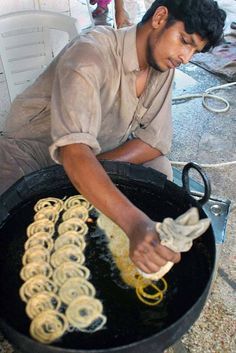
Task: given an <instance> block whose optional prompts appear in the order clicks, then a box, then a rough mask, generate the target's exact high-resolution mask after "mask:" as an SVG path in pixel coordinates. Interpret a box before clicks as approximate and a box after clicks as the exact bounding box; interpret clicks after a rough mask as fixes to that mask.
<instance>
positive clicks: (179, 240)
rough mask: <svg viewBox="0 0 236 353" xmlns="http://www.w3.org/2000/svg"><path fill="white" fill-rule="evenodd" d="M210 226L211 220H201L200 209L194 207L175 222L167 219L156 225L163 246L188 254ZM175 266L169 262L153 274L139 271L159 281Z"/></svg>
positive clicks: (146, 276)
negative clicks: (196, 240) (194, 242)
mask: <svg viewBox="0 0 236 353" xmlns="http://www.w3.org/2000/svg"><path fill="white" fill-rule="evenodd" d="M209 226H210V220H209V219H208V218H204V219H201V220H200V219H199V213H198V209H197V208H196V207H192V208H190V209H189V210H188V211H187V212H185V213H184V214H182V215H181V216H179V217H178V218H176V219H175V220H174V219H172V218H165V219H164V220H163V222H161V223H159V222H158V223H156V231H157V233H158V234H159V237H160V242H161V244H162V245H164V246H166V247H167V248H169V249H171V250H173V251H175V252H186V251H189V250H190V249H191V247H192V245H193V240H194V239H196V238H198V237H200V236H201V235H202V234H204V233H205V231H206V230H207V229H208V227H209ZM173 265H174V263H173V262H171V261H168V262H167V263H166V265H165V266H163V267H161V269H160V270H159V271H158V272H156V273H151V274H148V273H145V272H143V271H141V270H139V269H138V271H139V273H141V274H142V276H143V277H145V278H150V279H152V280H154V281H157V280H158V279H160V278H162V277H163V276H164V275H165V274H166V273H167V272H169V270H170V269H171V267H172V266H173Z"/></svg>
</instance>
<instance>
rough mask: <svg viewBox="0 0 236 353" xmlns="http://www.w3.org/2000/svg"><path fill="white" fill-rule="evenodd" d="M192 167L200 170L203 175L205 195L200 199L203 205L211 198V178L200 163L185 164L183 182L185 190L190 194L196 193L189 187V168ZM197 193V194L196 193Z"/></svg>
mask: <svg viewBox="0 0 236 353" xmlns="http://www.w3.org/2000/svg"><path fill="white" fill-rule="evenodd" d="M190 169H195V170H197V171H198V173H199V174H200V175H201V177H202V180H203V183H204V187H205V190H204V195H203V197H202V198H201V199H199V200H198V202H199V203H200V205H201V206H203V205H204V204H205V203H206V202H207V201H208V200H209V198H210V195H211V184H210V180H209V179H208V176H207V175H206V173H205V172H204V171H203V170H202V168H201V167H200V165H198V164H197V163H193V162H190V163H188V164H186V165H185V166H184V169H183V172H182V183H183V187H184V188H185V190H186V191H187V192H188V193H189V194H190V195H194V193H193V192H191V190H190V187H189V170H190ZM195 195H196V194H195Z"/></svg>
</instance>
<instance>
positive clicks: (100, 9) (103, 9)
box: [89, 0, 111, 18]
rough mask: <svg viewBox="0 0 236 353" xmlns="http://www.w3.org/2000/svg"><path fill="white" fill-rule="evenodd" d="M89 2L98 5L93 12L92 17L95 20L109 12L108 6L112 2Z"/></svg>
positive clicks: (97, 0) (91, 0)
mask: <svg viewBox="0 0 236 353" xmlns="http://www.w3.org/2000/svg"><path fill="white" fill-rule="evenodd" d="M89 2H90V4H91V5H95V4H97V7H96V9H95V10H93V12H92V16H93V17H94V18H95V17H98V16H101V15H104V14H106V13H107V12H108V5H109V4H110V2H111V0H90V1H89Z"/></svg>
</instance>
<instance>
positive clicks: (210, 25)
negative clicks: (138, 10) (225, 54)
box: [140, 0, 226, 51]
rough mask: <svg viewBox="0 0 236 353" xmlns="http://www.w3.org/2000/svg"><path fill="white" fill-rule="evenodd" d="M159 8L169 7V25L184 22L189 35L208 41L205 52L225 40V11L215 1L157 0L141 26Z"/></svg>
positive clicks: (144, 17)
mask: <svg viewBox="0 0 236 353" xmlns="http://www.w3.org/2000/svg"><path fill="white" fill-rule="evenodd" d="M159 6H165V7H167V9H168V11H169V16H168V20H167V25H169V26H170V25H171V24H173V23H174V22H176V21H182V22H184V25H185V30H186V32H187V33H188V34H193V33H198V34H199V35H200V36H201V37H202V38H203V39H206V40H207V41H208V44H207V45H206V47H205V48H204V51H207V50H209V49H210V48H211V47H214V46H216V45H217V44H218V43H219V42H220V40H221V39H222V38H223V28H224V24H225V18H226V14H225V11H224V10H222V9H220V8H219V6H218V4H217V2H216V1H213V0H156V1H154V2H153V3H152V5H151V7H150V8H149V9H148V10H147V12H146V13H145V14H144V16H143V18H142V20H141V22H140V24H144V23H145V22H147V21H148V20H149V19H150V18H151V17H152V16H153V15H154V13H155V11H156V9H157V8H158V7H159Z"/></svg>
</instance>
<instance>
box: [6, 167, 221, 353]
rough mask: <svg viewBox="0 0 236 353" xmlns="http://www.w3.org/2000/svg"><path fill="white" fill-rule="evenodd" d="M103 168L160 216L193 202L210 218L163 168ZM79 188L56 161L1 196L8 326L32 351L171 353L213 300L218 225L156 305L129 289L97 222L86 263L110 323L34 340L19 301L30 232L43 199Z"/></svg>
mask: <svg viewBox="0 0 236 353" xmlns="http://www.w3.org/2000/svg"><path fill="white" fill-rule="evenodd" d="M103 166H104V168H105V169H106V171H107V173H108V174H109V175H110V177H111V179H112V180H113V182H114V183H115V184H116V185H117V187H118V188H119V189H120V190H121V191H122V192H123V193H124V194H125V195H126V196H127V197H128V198H129V199H130V200H131V201H132V202H133V203H134V204H136V205H137V206H138V207H140V208H141V209H142V210H143V211H145V212H146V213H147V214H148V215H149V216H150V217H151V218H152V219H153V220H156V221H161V220H162V219H163V218H164V217H173V218H176V217H177V216H178V215H180V214H182V213H183V212H185V211H186V210H187V209H189V207H191V206H196V207H198V208H199V211H200V215H201V217H202V218H203V217H206V215H205V214H204V212H203V210H202V208H201V206H200V204H199V203H198V202H197V201H196V200H195V199H193V198H192V197H191V196H190V195H189V194H188V193H187V192H186V191H185V190H184V189H183V188H180V187H178V186H176V185H175V184H174V183H172V182H169V181H167V180H166V178H165V177H164V176H163V175H162V174H160V173H158V172H155V171H153V170H151V169H146V168H143V167H137V166H133V165H129V164H123V163H114V162H106V163H103ZM187 173H188V167H187ZM185 179H186V171H185ZM185 182H186V180H185ZM76 193H77V192H76V190H75V189H74V188H73V186H72V185H71V183H70V182H69V180H68V178H67V176H66V175H65V173H64V171H63V169H62V168H61V167H60V166H53V167H51V168H48V169H45V170H41V171H39V172H35V173H33V174H31V175H30V176H27V177H25V178H23V179H21V180H20V181H19V182H17V183H16V184H15V185H14V186H13V187H11V188H10V189H9V190H8V191H7V192H6V193H5V194H4V195H2V197H1V198H0V225H1V226H0V249H1V251H0V283H1V290H0V328H1V330H2V331H3V333H4V334H5V336H6V337H7V338H8V339H9V341H10V342H11V343H12V344H13V345H14V346H15V347H16V348H18V349H20V351H21V352H26V353H32V352H34V353H49V352H51V353H63V352H66V353H105V352H122V353H123V352H130V353H146V352H147V353H149V352H155V353H160V352H163V350H164V349H165V348H167V347H169V346H170V345H172V344H173V343H174V342H176V341H177V340H178V339H179V338H180V337H181V336H182V335H183V334H184V333H185V332H186V331H187V330H188V329H189V328H190V327H191V325H192V324H193V323H194V321H195V320H196V319H197V318H198V316H199V314H200V312H201V310H202V308H203V305H204V303H205V300H206V297H207V294H208V292H209V287H210V284H211V278H212V272H213V269H214V261H215V241H214V234H213V231H212V228H210V229H209V230H208V231H207V232H206V233H205V234H204V235H203V236H202V237H201V238H200V239H198V240H196V241H195V242H194V246H193V247H192V249H191V250H190V251H189V252H188V253H184V254H182V260H181V262H180V263H179V264H177V265H175V266H174V267H173V268H172V270H171V271H170V272H169V273H168V274H167V276H166V280H167V282H168V291H167V294H166V296H165V298H164V300H163V302H162V303H161V304H160V305H159V306H156V307H148V306H146V305H144V304H142V303H141V302H140V301H139V300H138V299H137V297H136V295H135V293H134V290H133V289H127V288H126V287H125V286H124V284H123V283H122V281H121V279H120V277H119V273H118V271H117V270H116V269H115V268H114V266H112V265H111V259H110V254H109V253H108V251H107V248H106V243H105V241H104V235H103V234H102V233H101V232H100V231H98V230H96V228H95V227H92V228H91V229H90V232H89V241H88V246H87V248H86V249H87V250H86V258H87V260H86V261H87V262H86V265H87V266H88V267H89V268H90V270H91V273H92V277H91V282H92V283H93V284H94V285H95V287H96V289H97V297H98V298H100V299H101V300H102V302H103V304H104V310H105V314H106V316H107V318H108V321H107V324H106V327H105V328H104V329H102V330H101V331H98V332H96V333H93V334H85V333H78V332H71V333H67V334H66V335H64V336H63V338H62V339H60V340H59V341H57V342H55V343H53V344H51V345H47V346H46V345H43V344H40V343H38V342H36V341H34V340H33V339H32V338H31V337H30V335H29V324H30V321H29V319H28V318H27V316H26V314H25V304H24V303H23V302H22V301H21V300H20V298H19V288H20V286H21V284H22V282H21V280H20V278H19V271H20V268H21V266H22V265H21V257H22V254H23V244H24V241H25V238H26V236H25V229H26V227H27V225H28V224H29V223H30V222H32V217H33V205H34V204H35V202H36V201H37V200H38V199H39V198H43V197H48V196H56V197H64V196H69V195H73V194H76Z"/></svg>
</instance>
